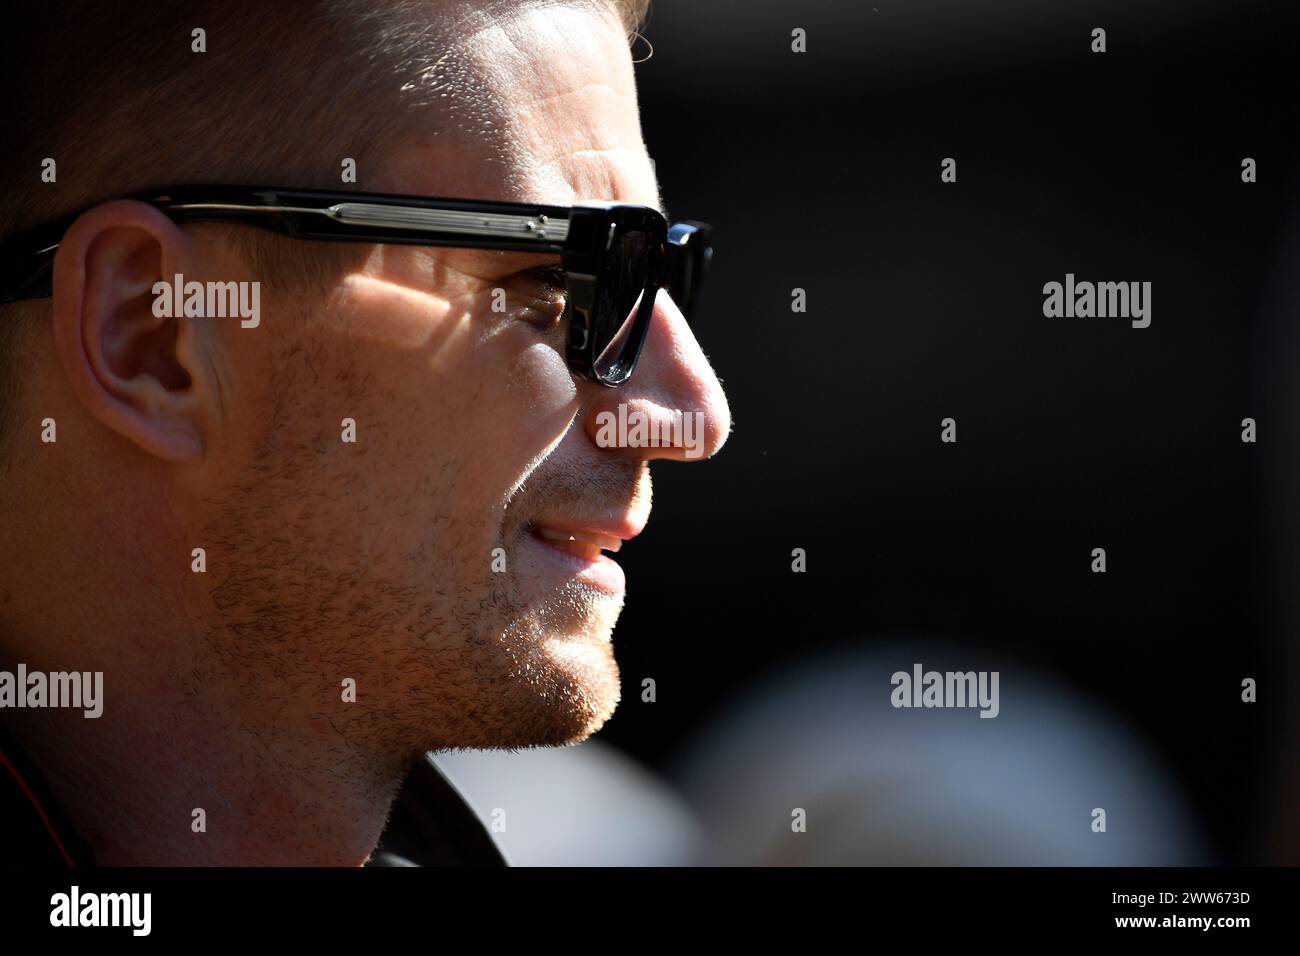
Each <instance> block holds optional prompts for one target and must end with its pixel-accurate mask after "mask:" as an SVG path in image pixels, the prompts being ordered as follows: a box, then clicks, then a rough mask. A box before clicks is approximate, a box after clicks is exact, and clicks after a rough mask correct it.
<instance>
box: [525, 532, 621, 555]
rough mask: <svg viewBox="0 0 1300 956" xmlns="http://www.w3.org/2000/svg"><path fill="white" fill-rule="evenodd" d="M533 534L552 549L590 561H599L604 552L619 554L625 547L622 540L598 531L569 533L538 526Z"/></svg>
mask: <svg viewBox="0 0 1300 956" xmlns="http://www.w3.org/2000/svg"><path fill="white" fill-rule="evenodd" d="M533 533H534V534H536V535H537V537H539V538H541V539H542V540H543V541H545V542H546V543H547V544H549V545H551V546H552V547H555V548H559V549H561V550H563V551H567V552H569V553H570V554H572V555H575V556H576V557H579V558H585V559H586V560H588V561H595V560H597V559H599V558H600V553H601V552H602V551H612V552H617V551H618V549H619V548H621V547H623V539H622V538H617V537H615V536H613V535H610V534H602V533H600V532H598V531H585V530H575V531H569V530H565V529H562V528H553V527H549V526H547V525H541V524H536V525H534V526H533Z"/></svg>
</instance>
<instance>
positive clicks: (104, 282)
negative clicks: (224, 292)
mask: <svg viewBox="0 0 1300 956" xmlns="http://www.w3.org/2000/svg"><path fill="white" fill-rule="evenodd" d="M195 259H196V247H195V245H194V243H193V241H192V240H191V239H190V237H189V236H187V235H186V234H185V233H184V232H183V231H182V230H181V229H180V228H179V227H178V226H177V225H176V224H175V223H174V222H172V221H171V220H170V219H168V218H167V217H166V216H165V215H163V213H161V212H159V211H158V210H157V209H155V208H154V207H152V206H150V205H147V204H145V203H141V202H135V201H132V200H117V201H114V202H108V203H104V204H103V205H100V206H96V207H95V208H94V209H91V210H90V211H89V212H87V213H85V214H84V215H82V216H81V217H79V218H78V219H77V221H76V222H75V223H73V225H72V227H71V228H70V229H69V230H68V232H67V233H66V234H65V235H64V237H63V240H62V242H60V244H59V249H58V252H57V253H56V254H55V257H54V313H53V317H54V340H55V344H56V347H57V350H58V355H59V361H60V362H61V364H62V365H63V370H64V374H66V375H67V377H68V383H69V385H70V386H71V388H72V391H73V393H74V394H75V395H76V396H77V398H78V399H79V400H80V401H81V403H82V404H83V405H84V406H85V407H86V409H87V410H88V411H89V412H90V414H91V415H93V416H94V417H95V418H96V419H98V420H99V421H100V422H102V423H103V424H104V425H107V426H108V427H109V428H111V429H112V430H113V431H115V432H117V433H119V434H121V435H122V436H124V437H126V438H128V439H130V440H131V441H133V442H135V443H136V444H137V445H139V446H140V447H141V448H143V449H144V450H145V451H147V452H149V453H150V454H153V455H156V456H158V457H159V458H162V459H165V460H167V461H178V462H179V461H197V460H198V459H200V458H201V457H202V455H203V447H204V427H203V426H204V423H205V422H206V421H208V418H207V415H208V413H210V412H211V410H212V409H211V404H210V403H211V401H212V400H213V399H214V398H215V396H214V395H213V392H212V390H211V389H212V387H213V386H214V385H215V382H213V381H212V380H211V375H210V374H209V372H208V368H209V367H210V366H209V365H208V363H207V362H206V360H205V359H204V357H203V356H202V354H201V350H202V349H203V348H204V347H205V344H204V343H205V342H207V343H208V344H207V346H206V347H210V346H211V340H212V337H211V336H207V335H202V334H199V331H198V330H196V328H195V326H194V319H192V318H185V317H183V316H182V317H175V316H172V317H167V318H159V317H157V316H155V315H154V308H153V306H154V300H155V296H154V294H153V288H154V284H155V283H157V282H160V281H164V282H166V283H167V286H168V290H169V291H168V293H167V294H168V295H170V289H171V285H172V279H173V276H174V275H175V274H177V273H180V274H182V275H185V274H188V273H192V272H194V271H197V269H196V262H195ZM171 311H174V310H171ZM200 321H202V320H200ZM205 406H206V407H205Z"/></svg>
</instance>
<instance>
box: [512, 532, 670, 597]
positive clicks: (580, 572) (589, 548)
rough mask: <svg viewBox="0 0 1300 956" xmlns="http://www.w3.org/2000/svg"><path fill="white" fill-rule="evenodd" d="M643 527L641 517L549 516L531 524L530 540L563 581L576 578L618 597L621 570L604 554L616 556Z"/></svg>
mask: <svg viewBox="0 0 1300 956" xmlns="http://www.w3.org/2000/svg"><path fill="white" fill-rule="evenodd" d="M644 523H645V516H644V515H642V516H640V517H639V519H636V518H631V517H628V518H617V519H610V518H600V519H597V518H590V519H581V518H575V517H572V516H566V517H563V518H560V517H556V516H549V517H543V518H538V519H536V520H535V521H533V522H532V523H531V525H530V527H529V532H530V535H529V536H530V537H531V538H532V539H533V540H534V541H536V542H537V543H538V545H539V546H540V547H541V551H540V552H539V555H540V554H544V555H550V557H551V559H550V560H548V561H546V562H544V566H550V567H552V568H553V569H554V570H555V571H556V572H558V573H559V574H561V575H563V577H564V578H568V579H572V578H576V579H577V580H580V581H583V582H584V583H586V584H588V585H591V586H593V587H595V588H598V589H599V590H602V591H605V592H607V593H610V594H621V593H622V591H623V589H624V587H625V586H626V582H625V580H624V578H623V569H622V568H620V567H619V566H618V562H616V561H615V560H614V559H613V558H611V557H609V554H607V553H606V552H609V553H610V554H612V553H615V552H617V551H618V550H619V549H620V548H622V547H623V542H624V541H626V540H628V539H629V538H634V537H636V536H637V535H638V534H639V533H640V532H641V527H642V526H643V525H644Z"/></svg>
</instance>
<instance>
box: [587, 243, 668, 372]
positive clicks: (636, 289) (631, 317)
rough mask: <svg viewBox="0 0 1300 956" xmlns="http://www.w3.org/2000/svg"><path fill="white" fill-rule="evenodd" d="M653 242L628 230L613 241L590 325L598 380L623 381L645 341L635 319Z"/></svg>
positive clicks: (646, 280)
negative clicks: (592, 321) (591, 325)
mask: <svg viewBox="0 0 1300 956" xmlns="http://www.w3.org/2000/svg"><path fill="white" fill-rule="evenodd" d="M653 248H654V239H653V237H652V236H651V235H650V233H648V232H645V231H642V230H636V229H633V230H629V231H627V232H624V233H623V234H622V235H620V236H618V237H617V238H616V239H615V240H614V245H613V247H612V248H611V249H610V253H611V255H610V259H609V262H610V265H609V271H608V273H607V274H606V275H605V276H603V277H602V281H601V283H600V289H599V291H598V292H597V304H596V305H597V307H596V320H595V323H594V326H595V328H594V330H593V331H594V333H595V337H596V343H595V346H596V347H595V354H596V362H595V372H596V376H597V378H599V379H600V380H601V381H605V382H610V383H616V382H618V381H621V380H622V379H624V378H626V377H627V375H628V374H629V372H630V371H631V365H632V362H633V361H634V360H635V359H636V356H637V354H638V352H639V351H640V348H641V342H642V340H643V339H644V338H645V327H644V323H642V324H638V322H637V317H638V315H639V314H640V312H641V306H642V303H643V302H644V300H645V295H646V286H647V285H649V282H650V268H651V256H652V250H653Z"/></svg>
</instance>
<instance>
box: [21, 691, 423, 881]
mask: <svg viewBox="0 0 1300 956" xmlns="http://www.w3.org/2000/svg"><path fill="white" fill-rule="evenodd" d="M207 690H208V691H209V694H208V695H205V696H201V697H196V696H195V695H194V694H192V693H190V692H186V691H185V690H184V689H183V688H180V687H178V686H176V685H169V686H167V687H162V686H154V687H151V688H149V691H148V692H146V690H145V688H137V692H136V693H134V694H131V695H129V696H127V695H114V698H115V699H114V698H110V704H111V707H106V708H105V713H104V715H103V716H102V717H100V718H98V719H85V718H83V717H82V715H81V713H80V712H79V711H76V712H69V711H51V710H45V711H40V712H31V713H27V714H25V715H23V718H22V720H21V721H20V722H18V723H16V724H14V725H13V732H14V734H15V736H16V737H17V738H18V740H19V743H20V744H21V745H22V746H23V747H24V748H25V749H26V750H27V752H28V755H29V756H30V758H31V759H32V761H33V762H34V763H35V764H36V765H37V767H39V769H40V770H41V772H42V774H43V775H44V777H45V779H46V782H47V783H48V785H49V788H50V790H51V791H52V793H53V795H54V797H55V798H56V799H57V800H58V801H59V802H60V804H61V805H62V807H63V810H64V812H65V813H66V814H67V816H68V818H69V820H70V821H71V823H72V825H73V826H74V827H75V828H76V829H77V830H78V832H79V833H80V834H81V836H82V837H83V838H84V839H85V840H86V841H87V843H88V844H89V845H90V847H91V849H92V851H93V852H94V855H95V859H96V861H97V862H98V863H100V864H101V865H108V866H114V865H154V866H169V865H216V866H221V865H284V866H288V865H301V866H355V865H360V864H362V863H364V862H365V860H366V858H367V857H368V856H369V855H370V853H371V851H372V850H373V849H374V847H375V844H376V842H377V841H378V839H379V836H380V833H381V832H382V830H383V827H384V822H385V820H386V818H387V815H388V811H389V809H390V807H391V805H392V801H393V798H394V796H395V795H396V793H397V791H398V788H399V786H400V784H401V779H402V775H403V770H404V767H403V766H402V765H401V761H390V762H389V765H388V766H386V767H377V766H376V765H375V763H376V762H375V761H373V760H368V759H366V756H365V755H363V754H361V753H358V752H357V750H356V749H355V747H352V746H349V745H348V744H347V743H346V742H345V741H344V739H343V738H342V737H341V736H340V735H339V734H338V733H337V732H336V731H335V730H334V729H333V728H332V727H331V726H330V725H329V724H328V722H326V721H324V720H323V719H320V718H317V719H315V720H305V719H304V720H299V719H296V718H290V717H288V716H287V715H286V712H287V710H288V706H289V704H291V703H292V702H287V701H284V700H276V701H273V702H272V703H273V704H275V705H276V708H277V709H278V710H279V711H280V713H278V714H275V713H270V712H269V711H270V710H271V709H272V708H271V707H269V706H266V705H259V706H258V707H257V710H259V711H260V713H255V714H243V713H241V714H239V715H238V716H236V714H235V712H234V711H233V709H232V710H231V711H230V712H227V713H217V712H215V709H214V707H213V706H211V705H207V704H205V703H203V702H204V701H208V700H211V701H219V700H229V699H230V697H229V696H226V697H224V698H223V697H222V696H221V695H219V694H218V693H216V688H212V687H209V688H207ZM124 697H125V699H124Z"/></svg>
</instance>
